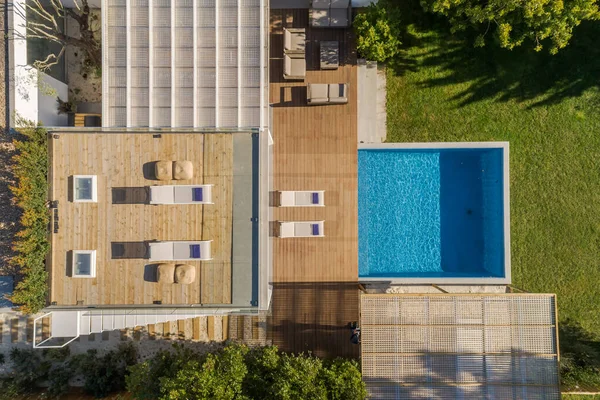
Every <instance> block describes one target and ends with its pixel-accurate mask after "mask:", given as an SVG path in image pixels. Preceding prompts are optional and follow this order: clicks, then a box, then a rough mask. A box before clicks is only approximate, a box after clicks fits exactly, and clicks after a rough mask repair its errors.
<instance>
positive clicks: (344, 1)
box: [331, 0, 350, 10]
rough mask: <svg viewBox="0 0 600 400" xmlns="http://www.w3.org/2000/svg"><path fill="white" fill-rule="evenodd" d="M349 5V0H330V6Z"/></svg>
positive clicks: (344, 6)
mask: <svg viewBox="0 0 600 400" xmlns="http://www.w3.org/2000/svg"><path fill="white" fill-rule="evenodd" d="M348 7H350V0H331V8H344V9H346V10H347V9H348Z"/></svg>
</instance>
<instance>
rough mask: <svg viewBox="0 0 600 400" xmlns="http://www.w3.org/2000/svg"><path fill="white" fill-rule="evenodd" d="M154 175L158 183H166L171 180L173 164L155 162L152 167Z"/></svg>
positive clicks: (169, 162)
mask: <svg viewBox="0 0 600 400" xmlns="http://www.w3.org/2000/svg"><path fill="white" fill-rule="evenodd" d="M154 175H155V176H156V179H158V180H159V181H168V180H171V179H173V162H171V161H157V162H156V165H155V167H154Z"/></svg>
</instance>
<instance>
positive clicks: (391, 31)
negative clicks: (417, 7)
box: [352, 0, 402, 62]
mask: <svg viewBox="0 0 600 400" xmlns="http://www.w3.org/2000/svg"><path fill="white" fill-rule="evenodd" d="M352 26H353V27H354V33H355V34H356V49H357V51H358V54H359V55H360V56H361V57H363V58H366V59H367V60H371V61H377V62H385V61H387V60H389V59H391V58H393V57H395V56H396V55H397V54H398V53H399V52H400V45H401V44H402V43H401V42H400V39H399V37H400V34H401V31H400V14H399V12H398V9H397V8H395V7H394V6H393V5H391V4H389V3H387V2H385V1H383V0H381V1H379V2H378V3H377V4H374V3H371V4H370V5H369V6H368V7H367V8H366V10H364V11H363V12H360V13H359V14H358V15H357V16H356V17H355V18H354V22H353V23H352Z"/></svg>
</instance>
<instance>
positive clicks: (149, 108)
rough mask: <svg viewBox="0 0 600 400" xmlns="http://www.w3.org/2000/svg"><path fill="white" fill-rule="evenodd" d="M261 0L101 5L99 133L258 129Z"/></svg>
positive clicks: (137, 0)
mask: <svg viewBox="0 0 600 400" xmlns="http://www.w3.org/2000/svg"><path fill="white" fill-rule="evenodd" d="M265 1H266V0H172V1H171V0H107V1H106V2H105V4H104V6H103V8H102V16H103V74H104V82H103V85H104V87H103V102H104V112H103V113H104V118H103V123H104V126H105V127H190V128H191V127H194V128H246V129H247V128H262V127H263V126H264V125H265V120H266V118H265V109H266V107H265V102H266V99H267V98H268V96H266V90H267V89H268V88H267V77H266V64H267V63H266V57H267V54H266V51H265V50H264V49H265V43H266V41H265V36H266V33H265V32H266V29H267V27H266V23H265V19H266V10H267V8H266V6H264V3H265Z"/></svg>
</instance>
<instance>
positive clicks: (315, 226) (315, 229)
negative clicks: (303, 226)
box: [312, 224, 319, 236]
mask: <svg viewBox="0 0 600 400" xmlns="http://www.w3.org/2000/svg"><path fill="white" fill-rule="evenodd" d="M312 234H313V235H314V236H319V224H312Z"/></svg>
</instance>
